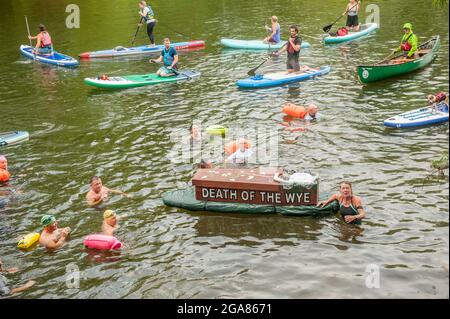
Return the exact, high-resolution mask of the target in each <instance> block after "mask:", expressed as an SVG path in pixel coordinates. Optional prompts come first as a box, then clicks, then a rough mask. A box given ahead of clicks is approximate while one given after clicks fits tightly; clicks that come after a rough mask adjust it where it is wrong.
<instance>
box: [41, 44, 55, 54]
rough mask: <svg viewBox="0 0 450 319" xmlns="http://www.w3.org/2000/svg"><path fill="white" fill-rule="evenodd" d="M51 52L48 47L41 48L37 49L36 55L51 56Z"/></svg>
mask: <svg viewBox="0 0 450 319" xmlns="http://www.w3.org/2000/svg"><path fill="white" fill-rule="evenodd" d="M52 52H53V48H52V47H51V46H50V47H43V48H38V53H39V54H51V53H52Z"/></svg>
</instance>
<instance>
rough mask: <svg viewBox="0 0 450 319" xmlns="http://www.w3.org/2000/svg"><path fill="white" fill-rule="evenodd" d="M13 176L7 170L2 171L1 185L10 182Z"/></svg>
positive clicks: (0, 172) (0, 176)
mask: <svg viewBox="0 0 450 319" xmlns="http://www.w3.org/2000/svg"><path fill="white" fill-rule="evenodd" d="M10 177H11V174H10V173H9V172H8V171H7V170H6V169H0V183H5V182H7V181H9V178H10Z"/></svg>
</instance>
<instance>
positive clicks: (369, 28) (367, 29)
mask: <svg viewBox="0 0 450 319" xmlns="http://www.w3.org/2000/svg"><path fill="white" fill-rule="evenodd" d="M377 29H378V24H376V23H367V24H361V27H360V29H359V31H358V32H349V33H348V34H347V35H344V36H331V35H327V36H326V37H324V38H323V42H324V43H325V44H333V43H342V42H347V41H352V40H355V39H358V38H361V37H363V36H366V35H368V34H369V33H372V32H374V31H376V30H377Z"/></svg>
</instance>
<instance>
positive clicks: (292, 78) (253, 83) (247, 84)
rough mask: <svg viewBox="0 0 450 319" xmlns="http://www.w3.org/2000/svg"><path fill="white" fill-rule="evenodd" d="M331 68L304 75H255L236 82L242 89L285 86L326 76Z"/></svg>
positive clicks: (283, 73) (278, 73) (282, 73)
mask: <svg viewBox="0 0 450 319" xmlns="http://www.w3.org/2000/svg"><path fill="white" fill-rule="evenodd" d="M330 70H331V68H330V67H329V66H324V67H321V68H320V69H319V70H318V71H312V70H310V71H305V72H302V73H291V74H286V71H283V72H276V73H267V74H264V75H259V74H257V75H255V76H252V77H250V78H248V79H242V80H238V81H237V82H236V84H237V86H239V87H241V88H262V87H270V86H277V85H284V84H289V83H294V82H300V81H305V80H308V79H311V78H314V77H316V76H320V75H324V74H326V73H328V72H330Z"/></svg>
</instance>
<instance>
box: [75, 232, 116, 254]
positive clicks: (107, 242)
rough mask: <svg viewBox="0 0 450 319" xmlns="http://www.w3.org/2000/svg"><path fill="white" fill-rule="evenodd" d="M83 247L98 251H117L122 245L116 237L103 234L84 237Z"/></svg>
mask: <svg viewBox="0 0 450 319" xmlns="http://www.w3.org/2000/svg"><path fill="white" fill-rule="evenodd" d="M83 245H84V246H86V247H88V248H93V249H98V250H118V249H120V248H122V243H121V242H120V241H119V240H118V239H117V238H116V237H114V236H108V235H103V234H93V235H89V236H86V237H85V238H84V240H83Z"/></svg>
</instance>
